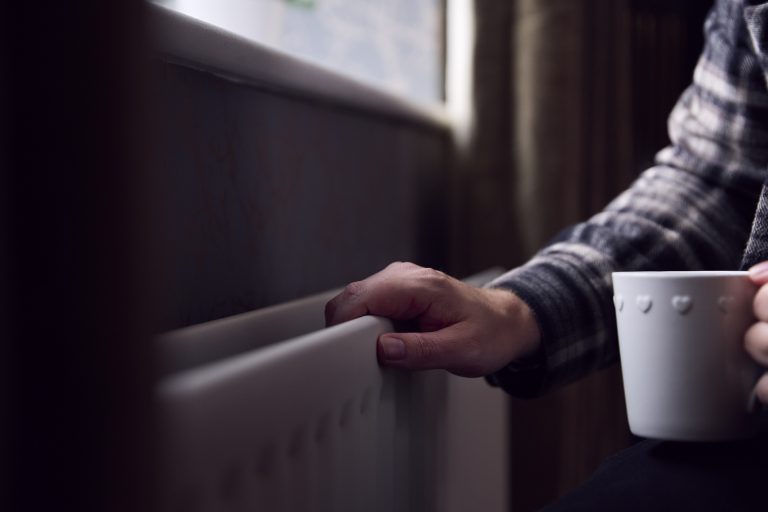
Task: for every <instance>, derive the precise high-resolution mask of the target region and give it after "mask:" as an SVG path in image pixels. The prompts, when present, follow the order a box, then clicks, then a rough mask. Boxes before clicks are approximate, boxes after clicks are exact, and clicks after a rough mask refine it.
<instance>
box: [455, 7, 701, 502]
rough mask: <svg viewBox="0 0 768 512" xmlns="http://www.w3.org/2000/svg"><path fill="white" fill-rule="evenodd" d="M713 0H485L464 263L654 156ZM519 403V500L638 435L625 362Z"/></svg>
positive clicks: (464, 174) (561, 223)
mask: <svg viewBox="0 0 768 512" xmlns="http://www.w3.org/2000/svg"><path fill="white" fill-rule="evenodd" d="M708 4H709V2H708V1H703V0H689V1H684V0H680V1H677V2H659V1H648V0H646V1H637V0H635V1H633V0H515V1H513V2H506V1H502V0H498V1H487V0H482V1H476V2H475V18H476V20H475V31H476V41H475V50H474V77H473V82H474V98H473V101H474V119H473V126H474V129H473V131H472V134H471V137H470V142H469V144H468V146H467V148H466V151H465V153H463V154H462V155H461V158H459V159H458V160H457V162H458V163H457V165H456V168H455V169H454V171H455V172H454V181H453V183H454V196H453V199H454V203H453V205H454V222H453V241H454V245H453V251H452V256H453V258H452V260H451V261H452V262H453V269H452V270H453V271H455V272H457V273H459V274H468V273H470V272H471V271H475V270H478V269H480V268H484V267H487V266H489V265H492V264H501V265H504V266H507V267H510V266H514V265H517V264H520V263H522V262H524V261H525V260H526V259H527V258H529V257H530V256H531V255H532V254H533V253H534V252H535V251H536V250H537V249H538V248H540V247H542V246H543V245H544V244H545V243H546V242H547V241H548V240H549V239H551V238H552V237H553V236H554V235H555V234H557V232H559V231H560V230H561V229H563V228H565V227H567V226H569V225H571V224H573V223H575V222H578V221H580V220H584V219H586V218H587V217H588V216H590V215H592V214H594V213H596V212H598V211H599V210H600V209H602V208H603V207H604V206H605V205H606V204H607V203H608V202H609V201H610V200H611V199H612V198H613V197H614V196H615V195H616V194H618V193H619V192H620V191H621V190H623V189H624V188H626V187H627V186H628V185H629V184H630V183H631V181H632V180H633V178H634V177H635V176H636V175H637V173H638V172H639V171H641V170H642V169H643V168H645V167H647V166H648V165H650V164H651V162H652V158H653V154H654V153H655V152H656V151H657V150H659V149H661V147H662V146H663V145H664V144H665V143H666V140H667V137H666V116H667V114H668V112H669V110H670V109H671V107H672V105H673V104H674V102H675V100H676V98H677V96H678V95H679V94H680V92H681V91H682V89H683V88H684V87H685V85H687V83H688V82H689V81H690V77H691V71H692V66H693V63H694V61H695V57H696V55H697V54H698V51H699V50H700V45H701V40H700V34H701V26H702V19H703V15H704V13H705V12H706V9H707V7H708ZM511 414H512V416H513V417H512V421H511V424H512V431H511V432H510V436H511V452H512V453H511V454H510V455H511V464H512V472H511V474H512V476H511V480H512V481H511V482H510V489H511V503H512V506H513V509H514V510H515V511H517V512H520V511H525V510H536V509H538V508H539V507H541V506H543V505H544V504H546V503H548V502H550V501H552V500H554V499H556V498H557V497H559V496H562V495H563V494H565V493H566V492H568V491H569V490H571V489H573V488H574V487H575V486H577V485H578V484H580V483H582V482H583V481H585V480H586V479H587V478H588V477H589V475H590V474H591V473H592V471H594V469H595V468H596V467H597V466H598V465H599V463H600V461H602V460H603V459H604V458H605V457H607V456H608V455H610V454H612V453H615V452H616V451H618V450H620V449H621V448H623V447H625V446H627V445H628V444H629V443H630V442H631V436H630V434H629V431H628V428H627V424H626V416H625V410H624V403H623V390H622V386H621V374H620V370H619V368H618V366H614V367H611V368H609V369H607V370H604V371H602V372H599V373H597V374H595V375H593V376H591V377H588V378H586V379H584V380H582V381H581V382H578V383H575V384H573V385H570V386H568V387H566V388H564V389H561V390H558V391H556V392H553V393H551V394H549V395H547V396H545V397H542V398H539V399H536V400H531V401H517V400H512V406H511Z"/></svg>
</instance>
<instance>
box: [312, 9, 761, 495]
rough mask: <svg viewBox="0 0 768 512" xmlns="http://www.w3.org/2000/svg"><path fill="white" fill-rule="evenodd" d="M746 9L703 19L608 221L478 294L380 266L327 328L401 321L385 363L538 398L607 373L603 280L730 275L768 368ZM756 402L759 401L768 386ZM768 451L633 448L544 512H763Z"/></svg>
mask: <svg viewBox="0 0 768 512" xmlns="http://www.w3.org/2000/svg"><path fill="white" fill-rule="evenodd" d="M752 4H753V2H745V1H739V0H719V1H718V2H717V3H716V5H715V6H714V7H713V9H712V11H711V12H710V14H709V17H708V19H707V23H706V25H705V31H706V44H705V47H704V51H703V54H702V56H701V59H700V61H699V64H698V66H697V68H696V72H695V74H694V81H693V84H692V85H691V86H690V87H689V88H688V89H687V90H686V91H685V93H684V94H683V95H682V97H681V98H680V100H679V102H678V104H677V106H676V107H675V109H674V110H673V112H672V114H671V116H670V120H669V132H670V138H671V142H672V144H671V145H670V146H669V147H668V148H666V149H664V150H663V151H661V152H660V153H659V154H658V155H657V165H656V166H655V167H653V168H651V169H649V170H647V171H645V172H644V173H643V174H642V175H641V176H640V177H639V178H638V180H637V181H636V182H635V183H634V184H633V185H632V186H631V187H630V189H628V190H627V191H626V192H624V193H623V194H622V195H620V196H619V197H618V198H616V199H615V200H614V201H613V202H612V203H611V204H609V205H608V206H607V207H606V209H605V210H603V211H602V212H601V213H599V214H597V215H595V216H594V217H592V218H591V219H589V220H588V221H587V222H584V223H582V224H579V225H577V226H574V227H572V228H570V229H569V230H567V231H565V232H563V233H562V234H561V235H560V236H559V237H558V238H557V240H555V242H554V243H553V244H552V245H550V246H548V247H546V248H544V249H543V250H542V251H540V252H539V253H538V254H537V255H536V256H535V257H534V258H533V259H532V260H531V261H529V262H528V263H526V264H525V265H524V266H522V267H520V268H517V269H514V270H512V271H510V272H508V273H507V274H505V275H504V276H502V277H500V278H498V279H497V280H495V281H494V282H493V283H491V284H490V286H489V287H487V288H485V289H477V288H473V287H470V286H467V285H465V284H463V283H461V282H459V281H456V280H454V279H452V278H450V277H448V276H446V275H445V274H442V273H440V272H437V271H434V270H431V269H424V268H421V267H418V266H416V265H413V264H409V263H395V264H392V265H390V266H389V267H387V268H386V269H384V270H383V271H381V272H379V273H377V274H375V275H373V276H371V277H369V278H368V279H365V280H363V281H360V282H357V283H352V284H350V285H349V286H347V288H346V289H345V290H344V292H343V293H341V294H340V295H339V296H338V297H336V298H335V299H333V300H332V301H331V302H329V303H328V305H327V308H326V318H327V321H328V323H329V324H335V323H339V322H342V321H346V320H349V319H352V318H355V317H357V316H361V315H365V314H374V315H381V316H386V317H390V318H393V319H399V320H412V321H414V324H415V325H416V327H417V329H416V332H409V333H390V334H384V335H382V336H381V337H380V338H379V340H378V344H377V351H378V355H379V359H380V361H381V362H382V363H383V364H386V365H390V366H394V367H398V368H407V369H426V368H444V369H446V370H448V371H451V372H453V373H455V374H458V375H463V376H483V375H486V376H488V379H489V381H490V382H491V383H493V384H495V385H498V386H501V387H502V388H504V389H505V390H506V391H508V392H509V393H511V394H513V395H516V396H535V395H538V394H541V393H543V392H545V391H546V390H548V389H551V388H553V387H555V386H559V385H562V384H565V383H567V382H571V381H573V380H575V379H577V378H579V377H581V376H583V375H585V374H586V373H588V372H589V371H592V370H594V369H596V368H600V367H602V366H605V365H606V364H609V363H612V362H614V361H615V360H616V358H617V345H616V325H615V319H614V314H613V306H612V303H611V295H612V294H611V282H610V274H611V272H612V271H616V270H681V269H685V270H697V269H732V268H736V267H739V266H741V267H742V268H751V270H750V275H751V277H752V279H753V280H754V281H755V282H756V283H758V284H759V285H761V288H760V290H759V292H758V294H757V296H756V298H755V302H754V309H755V315H756V317H757V319H758V321H757V323H755V324H754V325H753V326H752V328H750V329H749V331H748V332H747V334H746V336H745V347H746V349H747V351H748V352H749V354H750V355H751V356H752V357H753V358H754V359H755V360H756V361H758V362H759V363H760V364H762V365H764V366H768V284H767V283H768V262H763V263H759V262H760V261H761V260H766V259H768V186H765V185H763V183H764V181H765V180H766V178H768V87H767V85H766V78H767V77H768V3H766V4H755V5H752ZM757 263H759V264H757ZM755 264H757V265H755ZM757 395H758V397H759V399H760V400H761V401H762V402H764V403H768V376H763V377H762V378H761V379H760V381H759V382H758V383H757ZM767 444H768V441H767V440H765V439H762V438H758V439H757V440H753V441H750V442H747V443H732V444H729V445H728V446H726V447H723V446H722V445H717V444H714V445H686V446H687V447H684V448H681V447H680V445H678V444H670V443H666V444H665V443H650V442H646V443H640V444H638V445H636V446H635V447H633V448H631V449H630V450H628V451H627V452H624V453H623V454H621V455H619V456H618V457H616V458H614V459H612V460H611V461H609V462H608V463H606V464H605V465H604V466H603V468H602V469H601V470H600V471H598V473H597V474H596V475H595V477H594V479H593V481H592V483H591V484H589V485H587V486H585V487H584V488H583V489H581V490H580V491H577V492H576V493H575V494H574V495H573V496H571V497H570V498H569V499H567V500H565V501H564V502H562V503H561V504H558V505H556V508H557V507H562V508H563V509H564V510H566V509H567V510H573V509H582V508H583V509H584V510H596V509H610V508H614V507H617V508H618V507H620V508H621V509H622V510H627V509H632V507H636V508H638V509H647V508H648V507H649V506H658V505H659V504H661V505H662V508H663V507H664V506H665V505H668V506H672V505H673V504H674V505H675V506H696V507H699V508H714V509H724V508H725V509H729V510H738V509H740V508H743V509H747V508H748V507H751V506H755V504H756V501H757V500H760V501H764V502H765V504H763V506H762V507H761V508H760V509H761V510H763V509H765V507H766V506H768V496H766V498H765V500H762V499H761V496H760V494H761V493H762V491H761V490H760V489H762V487H764V483H765V481H766V480H765V479H766V478H768V448H766V445H767ZM708 464H710V465H711V464H714V466H713V467H712V468H711V471H709V470H708V469H707V468H708V467H709V466H708ZM673 483H674V484H673ZM673 489H677V490H679V492H678V493H674V492H673ZM558 509H559V508H558Z"/></svg>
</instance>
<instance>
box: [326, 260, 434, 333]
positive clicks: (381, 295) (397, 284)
mask: <svg viewBox="0 0 768 512" xmlns="http://www.w3.org/2000/svg"><path fill="white" fill-rule="evenodd" d="M441 278H445V279H448V278H447V276H445V275H444V274H442V273H440V272H437V271H435V270H432V269H426V268H422V267H419V266H417V265H414V264H412V263H400V262H398V263H393V264H391V265H389V266H388V267H387V268H385V269H384V270H382V271H381V272H378V273H376V274H374V275H372V276H371V277H369V278H367V279H364V280H362V281H357V282H354V283H350V284H348V285H347V286H346V287H345V288H344V290H343V291H342V292H341V293H340V294H339V295H337V296H336V297H334V298H333V299H331V300H330V301H329V302H328V304H326V306H325V322H326V324H327V325H336V324H339V323H342V322H346V321H348V320H352V319H353V318H357V317H360V316H363V315H368V314H371V315H378V316H385V317H388V318H391V319H393V320H409V319H412V318H415V317H417V316H419V315H421V314H422V313H424V311H426V310H427V309H428V308H429V306H430V304H431V300H432V298H433V297H434V294H435V291H437V287H436V286H434V282H436V281H438V280H439V279H441Z"/></svg>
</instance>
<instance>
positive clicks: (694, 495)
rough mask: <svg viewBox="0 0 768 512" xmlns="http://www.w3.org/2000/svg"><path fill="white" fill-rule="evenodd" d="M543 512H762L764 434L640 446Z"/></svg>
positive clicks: (765, 502) (767, 443) (766, 481)
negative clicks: (606, 511) (722, 441)
mask: <svg viewBox="0 0 768 512" xmlns="http://www.w3.org/2000/svg"><path fill="white" fill-rule="evenodd" d="M544 510H545V511H546V512H566V511H568V512H572V511H590V512H593V511H602V510H611V511H613V510H616V511H635V510H637V511H640V510H642V511H651V512H661V511H666V510H674V511H681V510H695V511H697V512H699V511H706V510H712V511H714V510H724V511H726V510H727V511H741V510H745V511H752V510H755V511H762V512H766V511H768V432H766V430H763V431H762V433H761V434H760V435H759V436H757V437H755V438H752V439H749V440H744V441H731V442H724V443H681V442H669V441H640V442H638V443H637V444H635V445H633V446H632V447H630V448H628V449H626V450H624V451H622V452H619V453H618V454H616V455H614V456H612V457H610V458H609V459H607V460H606V461H605V462H604V463H603V464H602V465H601V466H600V467H599V468H598V470H597V471H596V472H595V474H594V475H592V478H591V479H590V480H589V481H588V482H587V483H586V484H584V485H583V486H581V487H579V488H578V489H576V490H575V491H573V492H572V493H570V494H568V495H567V496H565V497H564V498H562V499H561V500H559V501H557V502H555V503H553V504H551V505H550V506H548V507H546V508H545V509H544Z"/></svg>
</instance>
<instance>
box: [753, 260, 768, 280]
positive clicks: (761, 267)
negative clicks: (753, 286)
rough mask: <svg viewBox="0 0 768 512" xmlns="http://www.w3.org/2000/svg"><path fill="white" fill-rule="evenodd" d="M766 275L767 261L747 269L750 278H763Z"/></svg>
mask: <svg viewBox="0 0 768 512" xmlns="http://www.w3.org/2000/svg"><path fill="white" fill-rule="evenodd" d="M766 273H768V261H763V262H762V263H758V264H757V265H755V266H754V267H751V268H750V269H749V275H750V277H758V276H763V275H765V274H766Z"/></svg>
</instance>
